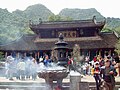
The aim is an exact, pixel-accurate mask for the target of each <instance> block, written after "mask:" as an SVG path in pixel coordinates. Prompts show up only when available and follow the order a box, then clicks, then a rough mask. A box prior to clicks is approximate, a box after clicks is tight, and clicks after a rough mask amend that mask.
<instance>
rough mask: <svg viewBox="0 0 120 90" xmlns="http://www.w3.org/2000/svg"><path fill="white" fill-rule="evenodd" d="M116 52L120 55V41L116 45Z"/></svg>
mask: <svg viewBox="0 0 120 90" xmlns="http://www.w3.org/2000/svg"><path fill="white" fill-rule="evenodd" d="M115 52H117V54H118V55H120V40H119V41H118V42H117V43H116V45H115Z"/></svg>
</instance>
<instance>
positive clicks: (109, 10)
mask: <svg viewBox="0 0 120 90" xmlns="http://www.w3.org/2000/svg"><path fill="white" fill-rule="evenodd" d="M34 4H43V5H45V6H46V7H47V8H48V9H50V10H51V11H52V12H53V13H55V14H58V13H59V12H60V10H62V9H63V8H79V9H87V8H95V9H97V10H98V11H99V12H100V13H101V14H102V15H103V16H105V17H116V18H120V0H0V8H3V9H5V8H7V9H8V11H10V12H12V11H14V10H16V9H19V10H25V9H26V8H27V7H28V6H30V5H34Z"/></svg>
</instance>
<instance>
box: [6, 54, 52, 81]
mask: <svg viewBox="0 0 120 90" xmlns="http://www.w3.org/2000/svg"><path fill="white" fill-rule="evenodd" d="M51 62H52V60H50V59H49V56H48V55H45V56H44V58H42V57H40V58H39V61H37V60H36V59H35V58H33V57H32V56H29V57H21V58H20V57H19V58H17V57H16V58H13V57H12V56H11V55H10V56H7V58H6V62H5V76H6V78H7V79H9V80H13V77H16V79H18V80H25V79H26V80H27V79H31V78H32V80H36V78H37V71H38V69H39V67H40V66H39V65H40V64H39V63H43V65H44V66H45V67H48V66H49V65H50V63H51Z"/></svg>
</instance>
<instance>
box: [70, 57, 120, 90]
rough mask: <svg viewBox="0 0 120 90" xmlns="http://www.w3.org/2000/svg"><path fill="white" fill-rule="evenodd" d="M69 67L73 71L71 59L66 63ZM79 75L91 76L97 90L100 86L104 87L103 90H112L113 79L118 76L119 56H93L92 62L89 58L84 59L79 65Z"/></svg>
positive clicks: (119, 72)
mask: <svg viewBox="0 0 120 90" xmlns="http://www.w3.org/2000/svg"><path fill="white" fill-rule="evenodd" d="M68 64H69V67H71V69H73V67H74V59H73V58H71V59H70V60H69V62H68ZM72 65H73V66H72ZM81 73H82V74H83V75H91V76H93V77H94V79H95V81H96V87H97V90H100V87H101V85H103V83H104V85H103V86H102V87H104V88H105V89H104V90H114V87H115V77H114V76H120V58H119V56H114V57H112V56H109V55H108V56H105V57H104V58H102V57H101V56H100V55H98V56H95V57H94V58H93V60H90V59H89V56H87V57H85V59H84V63H82V65H81Z"/></svg>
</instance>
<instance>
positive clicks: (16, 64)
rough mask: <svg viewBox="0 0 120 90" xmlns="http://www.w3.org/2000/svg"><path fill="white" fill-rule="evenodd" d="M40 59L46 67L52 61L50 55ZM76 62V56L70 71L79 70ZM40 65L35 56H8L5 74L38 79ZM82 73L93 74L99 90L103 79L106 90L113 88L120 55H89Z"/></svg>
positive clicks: (10, 77)
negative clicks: (90, 57)
mask: <svg viewBox="0 0 120 90" xmlns="http://www.w3.org/2000/svg"><path fill="white" fill-rule="evenodd" d="M39 61H40V62H42V63H43V64H44V66H45V67H48V66H49V65H50V63H51V62H52V60H50V59H49V57H48V55H46V56H45V58H44V59H43V58H40V59H39ZM75 63H76V62H74V58H70V59H69V61H68V66H69V71H70V70H71V69H73V70H74V71H75V70H77V69H76V64H75ZM74 65H75V67H74ZM38 67H39V64H38V62H36V60H35V58H33V57H24V58H13V57H12V56H8V57H7V59H6V63H5V69H6V72H5V75H6V78H7V79H9V80H13V77H16V79H19V80H25V79H30V78H32V80H36V78H37V70H38ZM80 73H82V74H83V75H92V76H93V77H94V79H95V81H96V87H97V90H99V88H100V86H101V85H103V81H104V87H105V88H106V89H105V90H113V88H114V87H115V78H114V76H117V75H118V76H120V58H119V56H116V57H112V56H105V57H104V58H102V57H101V56H100V55H98V56H95V57H94V58H93V60H90V59H89V56H87V57H85V59H84V62H82V64H81V71H80Z"/></svg>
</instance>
